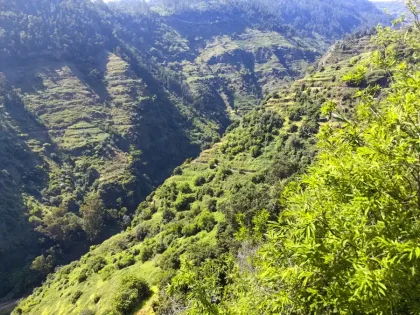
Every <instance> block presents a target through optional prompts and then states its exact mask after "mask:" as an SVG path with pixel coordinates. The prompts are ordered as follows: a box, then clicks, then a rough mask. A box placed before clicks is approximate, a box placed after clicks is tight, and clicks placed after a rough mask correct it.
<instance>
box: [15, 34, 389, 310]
mask: <svg viewBox="0 0 420 315" xmlns="http://www.w3.org/2000/svg"><path fill="white" fill-rule="evenodd" d="M367 42H369V40H368V39H364V38H363V39H359V40H354V41H353V42H343V43H341V44H339V45H337V46H335V48H334V49H331V51H330V52H329V54H330V55H329V56H326V57H325V58H324V59H323V68H322V69H320V70H317V71H314V72H313V73H311V74H308V75H307V76H306V77H305V78H304V79H303V80H300V81H297V82H296V83H293V84H291V85H290V86H289V87H288V88H285V89H284V90H280V91H279V92H277V93H274V94H272V95H271V96H268V97H267V98H266V99H265V100H264V101H263V103H262V105H261V107H260V108H258V109H257V110H254V111H252V112H251V113H249V114H247V115H245V116H244V117H243V118H242V119H241V120H240V121H238V122H236V123H234V124H233V125H232V126H231V127H229V129H228V131H227V132H226V134H225V136H224V137H223V138H222V140H221V141H220V142H219V143H217V144H215V145H214V146H213V147H212V148H211V149H209V150H205V151H203V152H202V153H201V154H200V156H199V157H198V158H197V159H195V160H192V161H187V162H186V163H184V164H183V165H182V166H181V167H179V168H176V169H175V171H174V175H173V176H172V177H171V178H169V179H168V180H166V181H165V183H164V184H163V185H162V186H161V187H159V188H158V189H157V190H156V191H155V192H154V193H152V194H151V195H150V196H149V197H148V198H147V199H146V201H145V202H143V203H141V204H140V205H139V207H138V208H137V211H136V215H135V217H134V220H133V223H132V226H131V227H130V228H128V230H127V231H126V232H124V233H120V234H118V235H116V236H114V237H112V238H110V239H109V240H107V241H105V242H104V243H103V244H101V245H99V246H96V247H93V248H92V249H91V251H90V252H89V253H88V254H86V255H85V256H83V257H82V259H81V260H80V261H77V262H73V263H71V264H70V265H68V266H65V267H62V268H61V269H60V270H59V271H58V272H56V273H55V274H52V275H50V276H49V277H48V280H47V281H46V283H45V284H44V285H43V286H42V287H40V288H38V289H36V290H35V291H34V293H33V295H32V296H30V297H29V298H28V299H26V300H25V301H23V302H22V303H20V305H19V307H18V308H17V309H16V310H15V313H16V314H50V313H54V314H79V313H80V312H82V311H85V312H88V311H89V310H90V311H91V312H93V313H94V314H114V313H115V314H126V313H129V312H131V311H133V310H139V309H142V312H144V313H145V314H154V313H156V314H171V312H173V310H175V309H178V310H182V309H184V308H185V307H186V305H187V303H188V302H187V299H186V296H182V295H178V293H179V294H182V293H185V294H186V293H187V291H185V292H184V291H183V289H180V291H179V292H177V294H174V296H172V297H170V298H168V296H167V295H166V287H167V284H168V283H169V282H170V279H172V278H173V277H174V276H175V275H176V274H177V273H178V271H179V268H180V266H181V262H183V261H188V262H189V263H191V264H192V265H195V266H200V265H202V264H204V262H205V261H206V260H207V259H210V260H211V261H217V259H218V258H221V257H223V256H224V255H225V254H227V253H229V252H231V253H234V254H235V255H236V254H238V250H239V249H240V247H241V245H240V242H238V241H237V240H236V239H235V237H234V235H238V233H239V234H240V233H241V231H242V230H243V228H244V227H246V228H253V226H254V223H255V221H254V218H255V216H256V215H257V214H258V213H259V212H260V211H261V210H262V209H266V211H265V212H264V213H265V214H264V215H266V216H267V218H272V219H274V218H275V217H276V216H277V215H278V214H279V211H280V204H279V201H278V197H279V193H280V192H281V191H282V189H283V187H284V186H285V185H286V184H287V183H288V182H289V181H290V180H291V179H292V178H294V176H295V175H296V174H300V173H301V172H303V171H304V170H305V169H306V167H307V166H308V165H309V164H310V163H311V161H312V160H313V159H314V157H315V153H316V152H315V147H314V144H315V138H314V136H315V134H316V133H317V132H318V129H319V126H320V124H322V123H324V122H325V121H326V118H325V117H323V116H322V115H321V114H320V107H321V106H322V105H323V104H324V103H325V102H326V101H327V100H328V99H333V100H335V102H337V103H339V104H341V105H342V108H343V110H344V109H346V110H351V109H352V107H353V105H354V104H353V102H352V101H351V97H352V96H353V95H354V94H355V92H357V91H358V90H359V86H357V85H353V86H349V85H348V84H346V83H344V82H343V81H342V80H341V77H342V76H343V75H344V74H345V73H347V72H349V71H352V69H355V68H356V67H358V66H362V65H363V64H364V63H365V62H366V58H365V57H366V56H367V55H368V54H369V48H368V47H365V45H364V43H367ZM368 74H369V75H368ZM369 76H372V77H376V76H377V77H378V78H379V77H383V76H381V75H380V73H375V72H374V73H367V74H366V79H368V77H369ZM372 82H374V81H372ZM240 255H241V254H240V253H239V257H240ZM134 278H143V279H145V280H146V281H147V283H148V286H149V287H150V288H151V291H152V293H151V294H147V295H146V296H143V295H142V294H141V292H140V291H136V292H134V291H133V292H134V293H135V294H134V295H133V297H132V298H129V299H126V300H125V301H126V302H127V303H126V304H124V305H125V306H123V305H122V304H120V303H121V300H120V298H119V297H120V296H121V294H123V292H128V291H127V290H128V288H127V286H126V283H127V281H128V280H127V279H134ZM130 281H131V280H130ZM138 281H140V280H138ZM181 286H182V285H181ZM220 290H222V289H220ZM142 292H143V291H142ZM213 294H214V296H212V298H213V299H215V300H216V301H217V299H218V298H220V296H219V294H221V291H220V292H219V291H215V292H213ZM140 296H142V297H140ZM143 301H146V302H145V303H144V304H142V302H143ZM113 312H114V313H113Z"/></svg>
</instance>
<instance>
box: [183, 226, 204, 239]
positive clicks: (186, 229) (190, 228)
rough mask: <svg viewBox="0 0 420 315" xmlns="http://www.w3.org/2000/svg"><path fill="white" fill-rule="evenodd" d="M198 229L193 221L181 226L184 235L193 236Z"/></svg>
mask: <svg viewBox="0 0 420 315" xmlns="http://www.w3.org/2000/svg"><path fill="white" fill-rule="evenodd" d="M199 231H200V230H199V229H198V227H197V225H196V224H194V223H191V224H187V225H185V226H184V227H183V228H182V234H183V235H184V236H193V235H195V234H197V233H198V232H199Z"/></svg>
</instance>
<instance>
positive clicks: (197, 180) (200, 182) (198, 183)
mask: <svg viewBox="0 0 420 315" xmlns="http://www.w3.org/2000/svg"><path fill="white" fill-rule="evenodd" d="M205 183H206V179H205V178H204V176H197V177H196V178H195V179H194V185H195V186H203V185H204V184H205Z"/></svg>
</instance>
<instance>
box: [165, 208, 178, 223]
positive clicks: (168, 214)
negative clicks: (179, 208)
mask: <svg viewBox="0 0 420 315" xmlns="http://www.w3.org/2000/svg"><path fill="white" fill-rule="evenodd" d="M174 218H175V213H174V212H173V211H171V210H169V209H165V210H163V212H162V220H163V222H164V223H169V222H171V221H172V220H173V219H174Z"/></svg>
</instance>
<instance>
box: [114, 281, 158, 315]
mask: <svg viewBox="0 0 420 315" xmlns="http://www.w3.org/2000/svg"><path fill="white" fill-rule="evenodd" d="M149 295H150V288H149V285H148V284H147V282H146V281H144V280H143V279H140V278H137V277H135V276H126V277H124V278H123V279H122V281H121V286H120V288H119V290H118V292H117V293H116V295H115V297H114V302H113V306H114V309H116V310H117V311H119V312H120V313H122V314H123V315H125V314H129V313H130V312H131V311H132V310H133V309H134V307H136V305H139V304H140V303H142V302H143V301H144V300H145V299H146V298H147V297H148V296H149Z"/></svg>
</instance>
